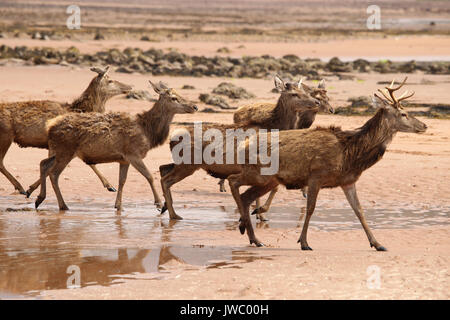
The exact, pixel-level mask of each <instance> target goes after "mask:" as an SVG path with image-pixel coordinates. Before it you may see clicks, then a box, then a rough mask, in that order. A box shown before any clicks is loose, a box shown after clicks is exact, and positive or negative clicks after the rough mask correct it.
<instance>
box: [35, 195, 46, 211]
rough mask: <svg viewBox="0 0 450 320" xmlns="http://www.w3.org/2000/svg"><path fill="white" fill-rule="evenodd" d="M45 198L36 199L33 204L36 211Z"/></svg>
mask: <svg viewBox="0 0 450 320" xmlns="http://www.w3.org/2000/svg"><path fill="white" fill-rule="evenodd" d="M44 199H45V198H41V197H37V199H36V201H35V202H34V207H35V208H36V209H37V208H38V207H39V205H40V204H41V203H42V201H44Z"/></svg>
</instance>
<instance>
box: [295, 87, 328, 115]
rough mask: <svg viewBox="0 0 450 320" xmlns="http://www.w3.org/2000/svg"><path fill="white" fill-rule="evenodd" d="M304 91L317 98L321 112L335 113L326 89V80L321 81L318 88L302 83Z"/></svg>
mask: <svg viewBox="0 0 450 320" xmlns="http://www.w3.org/2000/svg"><path fill="white" fill-rule="evenodd" d="M302 85H303V89H305V91H306V92H307V93H309V95H310V96H311V97H313V98H316V99H317V100H319V102H320V106H319V111H320V112H325V113H334V108H333V107H332V106H331V104H330V98H329V97H328V95H327V90H326V89H325V80H324V79H322V80H320V82H319V84H318V86H317V88H314V87H310V86H308V85H306V84H304V83H302Z"/></svg>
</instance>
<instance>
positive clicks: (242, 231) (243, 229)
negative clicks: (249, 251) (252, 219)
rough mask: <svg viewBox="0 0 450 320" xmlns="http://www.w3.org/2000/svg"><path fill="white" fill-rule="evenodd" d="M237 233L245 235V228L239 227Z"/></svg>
mask: <svg viewBox="0 0 450 320" xmlns="http://www.w3.org/2000/svg"><path fill="white" fill-rule="evenodd" d="M239 231H240V232H241V234H244V233H245V226H241V225H240V226H239ZM250 243H251V242H250Z"/></svg>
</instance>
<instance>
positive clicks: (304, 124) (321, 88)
mask: <svg viewBox="0 0 450 320" xmlns="http://www.w3.org/2000/svg"><path fill="white" fill-rule="evenodd" d="M300 84H301V86H302V88H303V90H305V92H306V93H308V94H309V95H310V96H311V97H313V98H316V99H317V100H318V101H319V102H320V106H319V108H318V109H315V108H312V109H307V110H302V111H301V112H297V114H296V121H295V123H294V126H293V127H292V128H289V129H307V128H309V127H311V125H312V124H313V122H314V120H315V118H316V115H317V112H325V113H334V109H333V107H332V106H331V105H330V98H329V97H328V96H327V90H326V89H325V81H324V80H321V81H320V82H319V84H318V86H317V88H314V87H310V86H308V85H307V84H305V83H303V78H302V79H300V81H299V85H300ZM276 88H277V89H278V90H280V91H282V88H281V86H276ZM275 106H276V104H273V103H256V104H250V105H246V106H242V107H240V108H239V109H238V110H236V112H235V113H234V114H233V121H234V123H237V124H238V123H241V124H245V123H249V122H252V121H253V122H261V121H262V120H267V119H269V118H270V117H271V112H272V111H273V109H274V108H275ZM224 182H225V179H221V180H220V181H219V186H220V192H225V191H226V190H225V185H224ZM277 191H278V188H275V189H273V190H272V191H271V192H270V195H269V197H268V198H267V200H266V202H265V203H264V205H262V206H261V204H260V201H259V198H258V199H257V200H256V208H255V210H254V211H253V213H252V214H256V215H257V218H259V219H260V220H263V221H267V220H268V219H267V218H266V217H265V215H264V213H266V212H268V211H269V208H270V205H271V203H272V201H273V198H274V197H275V194H276V193H277ZM302 192H303V196H304V197H306V188H303V189H302Z"/></svg>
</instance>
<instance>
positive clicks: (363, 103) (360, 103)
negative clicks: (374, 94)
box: [347, 96, 372, 108]
mask: <svg viewBox="0 0 450 320" xmlns="http://www.w3.org/2000/svg"><path fill="white" fill-rule="evenodd" d="M347 101H348V102H351V105H350V108H361V107H371V106H372V101H371V100H370V99H369V97H366V96H359V97H351V98H348V100H347Z"/></svg>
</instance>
